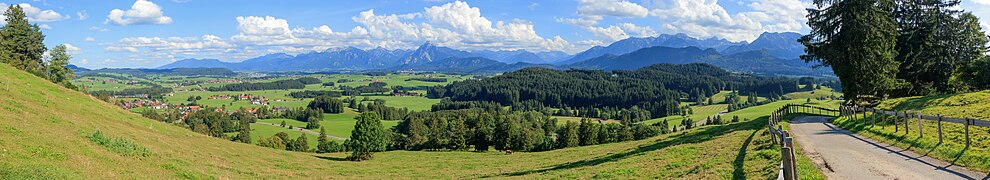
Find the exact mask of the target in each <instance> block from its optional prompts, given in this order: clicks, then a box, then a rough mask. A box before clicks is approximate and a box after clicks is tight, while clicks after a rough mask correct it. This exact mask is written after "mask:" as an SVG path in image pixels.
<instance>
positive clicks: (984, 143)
mask: <svg viewBox="0 0 990 180" xmlns="http://www.w3.org/2000/svg"><path fill="white" fill-rule="evenodd" d="M988 105H990V91H982V92H974V93H965V94H952V95H941V96H929V97H909V98H899V99H891V100H885V101H883V102H881V103H880V105H879V106H877V108H880V109H887V110H898V111H907V112H908V113H912V114H916V113H918V112H920V113H922V114H924V115H928V116H932V115H938V114H941V115H942V116H946V117H957V118H961V117H970V118H975V119H983V120H987V119H990V115H988V112H990V106H988ZM869 117H870V115H867V118H866V120H867V121H864V119H862V118H863V117H862V116H859V117H858V118H860V119H849V118H846V117H842V118H838V119H836V120H835V122H833V123H834V124H836V125H838V126H840V127H842V128H845V129H848V130H850V131H852V132H856V133H858V134H861V135H863V136H866V137H869V138H871V139H874V140H878V141H881V142H884V143H888V144H891V145H894V146H897V147H901V148H904V149H907V150H912V151H915V152H918V153H919V154H926V155H928V156H931V157H934V158H937V159H941V160H945V161H948V162H953V163H954V164H956V165H960V166H964V167H967V168H969V169H971V170H978V171H983V172H986V171H990V128H984V127H977V126H971V127H970V133H971V135H970V136H971V141H972V145H971V146H969V147H967V146H966V140H965V136H964V133H965V130H964V127H963V125H962V124H956V123H942V128H943V132H944V134H943V136H944V141H943V143H939V142H938V133H937V132H938V124H937V123H935V122H931V121H924V124H923V125H924V126H923V127H924V136H923V137H919V134H921V133H919V131H918V121H917V120H916V119H910V120H909V121H908V124H909V125H910V128H908V131H909V133H907V134H905V133H904V132H905V131H904V128H903V124H901V126H902V127H900V128H898V129H899V130H895V129H894V127H893V124H883V123H879V124H876V125H874V126H872V127H871V124H870V123H868V122H870V121H868V120H869ZM877 118H879V116H878V117H877ZM878 122H879V121H878Z"/></svg>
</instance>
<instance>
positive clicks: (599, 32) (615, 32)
mask: <svg viewBox="0 0 990 180" xmlns="http://www.w3.org/2000/svg"><path fill="white" fill-rule="evenodd" d="M586 29H587V30H588V31H590V32H591V33H592V34H594V35H595V37H598V38H600V39H604V40H608V42H610V43H611V42H615V41H618V40H622V39H626V38H629V35H628V34H626V32H625V31H623V30H622V29H621V28H619V27H618V26H609V27H605V28H603V27H588V28H586Z"/></svg>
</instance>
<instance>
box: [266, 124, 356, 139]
mask: <svg viewBox="0 0 990 180" xmlns="http://www.w3.org/2000/svg"><path fill="white" fill-rule="evenodd" d="M255 124H261V125H269V126H275V127H280V128H284V127H282V125H278V124H272V123H266V122H255ZM291 130H294V131H299V132H302V133H306V134H312V135H314V136H317V137H319V136H320V133H319V132H313V131H310V130H308V129H303V128H298V127H293V128H292V129H291ZM327 137H329V138H330V139H336V140H341V141H345V140H348V139H350V138H342V137H337V136H331V135H327Z"/></svg>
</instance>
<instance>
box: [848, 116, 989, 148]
mask: <svg viewBox="0 0 990 180" xmlns="http://www.w3.org/2000/svg"><path fill="white" fill-rule="evenodd" d="M839 111H840V112H841V114H842V116H845V117H848V118H850V119H852V120H855V119H856V118H858V117H859V116H862V120H863V121H867V120H868V121H870V122H869V123H870V126H871V127H872V126H874V125H876V123H877V115H880V122H881V123H886V122H888V119H891V120H890V121H889V122H893V123H894V132H898V131H900V128H901V124H902V123H903V126H904V127H903V128H904V133H909V132H910V131H908V129H910V128H911V125H910V124H909V123H908V121H907V120H908V119H918V133H919V136H924V133H925V131H924V122H923V121H926V120H927V121H932V122H935V123H938V125H937V131H936V132H937V133H938V142H939V143H942V141H943V136H944V135H943V132H942V122H950V123H958V124H963V126H964V129H965V134H966V135H965V136H966V147H969V146H970V145H971V144H972V141H971V140H970V136H971V134H972V133H970V126H979V127H990V121H987V120H979V119H972V118H969V117H965V118H953V117H944V116H942V115H941V114H938V115H935V116H931V115H923V114H921V113H920V112H915V113H909V112H907V111H901V112H897V111H889V110H882V109H875V108H867V107H857V106H841V107H840V108H839ZM866 113H871V116H870V117H869V119H867V117H866V115H867V114H866ZM859 114H862V115H859ZM885 127H886V126H885Z"/></svg>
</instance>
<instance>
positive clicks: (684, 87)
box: [427, 64, 798, 117]
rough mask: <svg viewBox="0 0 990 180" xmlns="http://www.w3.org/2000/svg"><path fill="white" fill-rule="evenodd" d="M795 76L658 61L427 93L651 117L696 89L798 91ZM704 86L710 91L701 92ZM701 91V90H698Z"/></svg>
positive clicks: (542, 72)
mask: <svg viewBox="0 0 990 180" xmlns="http://www.w3.org/2000/svg"><path fill="white" fill-rule="evenodd" d="M797 88H798V86H797V81H796V80H794V79H790V78H767V77H756V76H750V75H740V74H734V73H731V72H728V71H725V70H723V69H720V68H718V67H715V66H711V65H707V64H685V65H671V64H658V65H653V66H649V67H644V68H642V69H638V70H634V71H623V70H616V71H611V72H608V71H601V70H566V71H560V70H553V69H545V68H526V69H522V70H519V71H515V72H510V73H506V74H503V75H499V76H495V77H492V78H486V79H482V80H466V81H461V82H454V83H452V84H450V85H447V86H442V87H433V88H431V89H430V90H428V91H427V92H428V95H427V96H428V97H434V98H437V97H447V98H450V99H451V100H454V101H491V102H497V103H500V104H517V103H518V102H522V101H526V100H535V101H538V102H540V103H542V104H543V105H545V106H548V107H555V108H563V107H571V108H605V107H612V108H632V107H634V106H637V107H639V108H641V109H645V110H647V111H649V112H650V113H651V114H650V115H651V116H652V117H664V116H668V115H674V114H680V113H681V110H680V105H679V102H680V99H681V98H684V97H688V96H689V95H688V93H687V92H689V91H691V90H695V89H697V90H698V91H697V92H699V93H695V94H702V95H703V96H711V95H712V94H713V93H715V92H719V91H720V90H729V89H733V90H739V91H746V92H756V93H760V94H771V93H775V94H785V93H789V92H796V91H798V89H797ZM700 92H705V93H700ZM695 96H698V95H695Z"/></svg>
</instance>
